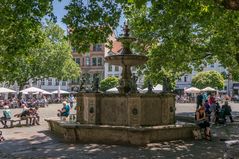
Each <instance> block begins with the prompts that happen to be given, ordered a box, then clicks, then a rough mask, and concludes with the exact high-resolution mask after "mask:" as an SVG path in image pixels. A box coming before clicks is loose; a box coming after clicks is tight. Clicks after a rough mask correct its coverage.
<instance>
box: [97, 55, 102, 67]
mask: <svg viewBox="0 0 239 159" xmlns="http://www.w3.org/2000/svg"><path fill="white" fill-rule="evenodd" d="M98 66H102V58H101V57H98Z"/></svg>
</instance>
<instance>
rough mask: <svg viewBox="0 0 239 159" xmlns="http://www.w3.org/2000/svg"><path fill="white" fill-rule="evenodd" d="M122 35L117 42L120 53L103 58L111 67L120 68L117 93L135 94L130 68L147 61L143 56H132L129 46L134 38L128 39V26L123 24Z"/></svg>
mask: <svg viewBox="0 0 239 159" xmlns="http://www.w3.org/2000/svg"><path fill="white" fill-rule="evenodd" d="M123 31H124V34H123V36H122V37H119V38H118V39H117V40H118V41H120V42H121V43H122V45H123V47H122V49H121V52H120V53H119V54H117V55H109V56H106V57H105V60H106V62H108V63H110V64H112V65H118V66H121V67H122V74H121V79H120V82H119V87H118V90H119V93H121V94H127V93H135V88H134V87H135V85H132V83H134V82H135V81H134V79H132V74H131V66H138V65H142V64H144V63H145V62H146V61H147V59H148V58H147V57H146V56H144V55H136V54H133V53H132V51H131V49H130V44H131V43H132V42H133V41H135V38H133V37H130V34H129V31H130V29H129V27H128V24H127V23H125V24H124V28H123Z"/></svg>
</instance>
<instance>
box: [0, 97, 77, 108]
mask: <svg viewBox="0 0 239 159" xmlns="http://www.w3.org/2000/svg"><path fill="white" fill-rule="evenodd" d="M74 100H75V98H74V96H73V94H71V95H69V96H60V97H51V96H45V95H41V96H36V95H35V96H24V97H22V98H17V97H16V96H13V97H9V98H8V99H0V108H3V107H4V106H9V108H20V107H21V105H22V104H25V105H27V106H28V107H36V106H38V107H46V106H48V104H49V103H62V102H63V101H68V102H69V103H70V106H71V107H72V106H73V102H74Z"/></svg>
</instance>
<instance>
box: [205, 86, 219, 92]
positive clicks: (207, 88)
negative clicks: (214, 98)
mask: <svg viewBox="0 0 239 159" xmlns="http://www.w3.org/2000/svg"><path fill="white" fill-rule="evenodd" d="M202 91H204V92H210V91H211V92H214V91H216V89H214V88H212V87H206V88H203V89H202Z"/></svg>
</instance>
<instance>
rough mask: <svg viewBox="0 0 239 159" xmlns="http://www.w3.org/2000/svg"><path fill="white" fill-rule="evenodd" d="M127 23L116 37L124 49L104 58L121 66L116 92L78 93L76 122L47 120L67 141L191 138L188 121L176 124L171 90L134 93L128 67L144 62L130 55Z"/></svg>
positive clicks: (137, 142) (135, 142)
mask: <svg viewBox="0 0 239 159" xmlns="http://www.w3.org/2000/svg"><path fill="white" fill-rule="evenodd" d="M134 40H135V39H134V38H132V37H130V35H129V28H128V25H127V24H125V26H124V35H123V36H122V37H120V38H118V41H120V42H121V43H122V44H123V48H122V50H121V52H120V54H118V55H110V56H107V57H105V60H106V61H107V62H108V63H110V64H113V65H119V66H121V67H122V69H123V70H122V78H121V79H120V82H119V87H118V90H119V93H118V94H108V93H107V94H106V93H101V92H98V91H94V92H92V93H85V92H82V93H79V94H78V97H77V119H76V122H72V121H60V120H59V119H58V120H55V119H46V121H47V122H48V123H49V127H50V130H51V131H53V132H54V133H56V134H58V135H61V136H63V137H64V140H65V141H66V142H79V143H105V144H132V145H145V144H147V143H150V142H158V141H169V140H176V139H185V138H192V129H193V128H194V127H195V126H194V125H190V124H181V125H178V124H175V96H174V94H171V93H160V94H155V93H146V94H141V93H138V92H137V88H136V86H135V82H136V81H135V79H133V78H132V75H131V69H130V67H131V66H137V65H142V64H144V63H145V62H146V61H147V57H146V56H144V55H136V54H133V53H132V52H131V50H130V44H131V42H132V41H134Z"/></svg>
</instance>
